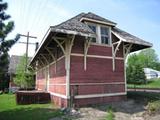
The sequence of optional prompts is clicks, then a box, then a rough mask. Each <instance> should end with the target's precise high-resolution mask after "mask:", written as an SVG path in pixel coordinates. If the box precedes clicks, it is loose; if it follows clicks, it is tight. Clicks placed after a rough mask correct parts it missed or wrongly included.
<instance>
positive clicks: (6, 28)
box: [0, 0, 19, 90]
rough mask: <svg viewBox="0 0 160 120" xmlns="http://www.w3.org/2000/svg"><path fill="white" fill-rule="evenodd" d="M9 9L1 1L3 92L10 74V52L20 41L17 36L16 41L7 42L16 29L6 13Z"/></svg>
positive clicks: (1, 77)
mask: <svg viewBox="0 0 160 120" xmlns="http://www.w3.org/2000/svg"><path fill="white" fill-rule="evenodd" d="M7 8H8V4H7V3H6V2H3V1H2V0H0V81H1V82H2V84H1V85H3V86H0V89H2V90H3V89H4V88H5V86H4V84H3V83H5V80H6V76H7V72H8V64H9V55H8V51H9V50H10V48H11V47H12V46H13V45H14V44H15V43H16V41H18V39H19V35H17V36H16V37H15V38H14V39H10V40H6V38H7V35H8V34H9V33H10V32H11V31H12V30H13V29H14V22H13V21H8V20H9V19H10V17H11V16H10V15H8V14H6V13H5V10H7Z"/></svg>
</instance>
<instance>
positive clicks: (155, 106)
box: [147, 100, 160, 113]
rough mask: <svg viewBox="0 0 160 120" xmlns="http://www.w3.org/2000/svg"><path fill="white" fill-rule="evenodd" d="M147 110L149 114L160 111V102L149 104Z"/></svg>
mask: <svg viewBox="0 0 160 120" xmlns="http://www.w3.org/2000/svg"><path fill="white" fill-rule="evenodd" d="M147 110H148V112H149V113H155V112H157V111H160V100H157V101H153V102H149V104H148V107H147Z"/></svg>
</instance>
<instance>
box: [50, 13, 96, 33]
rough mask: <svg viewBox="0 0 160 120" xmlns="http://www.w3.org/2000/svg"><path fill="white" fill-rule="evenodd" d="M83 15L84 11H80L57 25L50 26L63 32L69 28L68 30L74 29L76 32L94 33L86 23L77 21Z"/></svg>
mask: <svg viewBox="0 0 160 120" xmlns="http://www.w3.org/2000/svg"><path fill="white" fill-rule="evenodd" d="M83 15H85V14H84V13H81V14H79V15H77V16H75V17H73V18H71V19H69V20H67V21H65V22H63V23H61V24H59V25H56V26H52V27H51V28H52V29H53V30H55V31H57V30H59V31H60V30H63V32H65V30H69V31H74V32H77V34H78V33H79V34H81V33H82V34H95V33H94V32H93V31H92V30H91V29H90V28H89V27H88V25H86V24H84V23H82V22H80V21H79V19H80V18H82V16H83Z"/></svg>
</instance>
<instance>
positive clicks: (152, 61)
mask: <svg viewBox="0 0 160 120" xmlns="http://www.w3.org/2000/svg"><path fill="white" fill-rule="evenodd" d="M138 58H139V62H141V64H142V66H143V67H144V68H145V67H146V68H152V69H155V70H160V62H159V59H158V56H157V54H156V53H155V50H154V49H151V48H149V49H145V50H142V51H141V52H140V53H139V54H138Z"/></svg>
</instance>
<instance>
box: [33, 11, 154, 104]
mask: <svg viewBox="0 0 160 120" xmlns="http://www.w3.org/2000/svg"><path fill="white" fill-rule="evenodd" d="M151 46H152V44H151V43H148V42H146V41H143V40H141V39H140V38H137V37H135V36H133V35H131V34H129V33H127V32H125V31H123V30H121V29H119V28H117V27H116V23H114V22H112V21H110V20H107V19H105V18H102V17H100V16H98V15H95V14H94V13H81V14H79V15H77V16H75V17H73V18H71V19H69V20H67V21H65V22H63V23H61V24H59V25H56V26H51V27H50V28H49V29H48V31H47V33H46V35H45V36H44V38H43V41H42V42H41V44H40V46H39V48H38V50H37V51H36V53H35V55H34V57H33V58H32V60H31V62H30V65H31V66H33V68H35V69H36V88H37V89H38V90H45V91H48V92H50V94H51V96H52V100H53V101H54V103H55V104H57V105H59V106H61V107H69V106H73V105H74V106H85V105H89V104H100V103H107V102H111V101H112V102H113V101H120V100H123V99H124V98H125V96H126V77H125V74H126V73H125V64H124V63H125V59H126V56H127V55H128V53H130V52H134V51H137V50H141V49H144V48H148V47H151Z"/></svg>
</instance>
